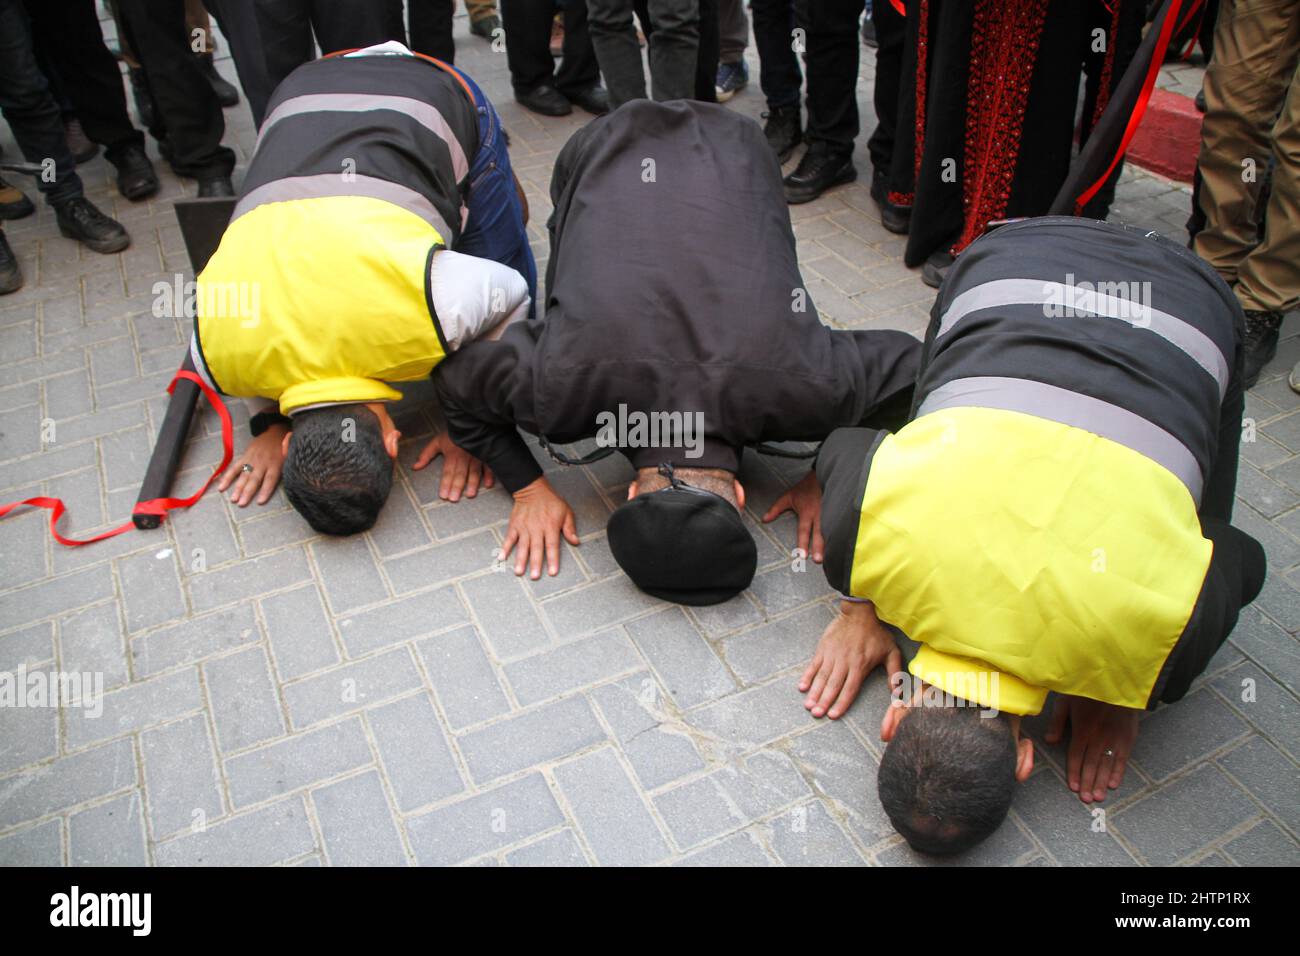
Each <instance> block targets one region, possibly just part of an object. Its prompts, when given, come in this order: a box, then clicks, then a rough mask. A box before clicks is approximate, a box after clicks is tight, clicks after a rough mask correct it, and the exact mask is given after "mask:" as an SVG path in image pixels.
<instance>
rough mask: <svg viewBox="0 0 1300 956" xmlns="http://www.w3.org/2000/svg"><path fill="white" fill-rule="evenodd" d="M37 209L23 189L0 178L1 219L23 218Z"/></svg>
mask: <svg viewBox="0 0 1300 956" xmlns="http://www.w3.org/2000/svg"><path fill="white" fill-rule="evenodd" d="M35 211H36V207H35V206H34V205H32V201H31V200H30V199H28V198H27V197H26V196H24V195H23V192H22V190H20V189H19V188H18V187H17V186H12V185H10V184H9V183H7V182H5V181H4V180H3V179H0V219H23V218H26V217H27V216H30V215H31V214H32V213H34V212H35Z"/></svg>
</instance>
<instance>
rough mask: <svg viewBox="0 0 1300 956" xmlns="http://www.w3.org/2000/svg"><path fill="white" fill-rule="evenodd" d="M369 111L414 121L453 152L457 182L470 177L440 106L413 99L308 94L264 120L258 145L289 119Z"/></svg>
mask: <svg viewBox="0 0 1300 956" xmlns="http://www.w3.org/2000/svg"><path fill="white" fill-rule="evenodd" d="M369 110H393V111H394V112H397V113H402V114H404V115H406V116H409V117H410V118H411V119H413V120H415V121H416V122H417V123H419V124H420V125H421V126H423V127H424V128H425V129H427V130H428V131H429V132H431V133H433V135H434V136H437V137H438V138H439V139H440V140H442V141H443V142H444V143H446V144H447V149H448V150H449V151H450V152H451V166H452V169H454V170H455V172H456V182H460V181H461V180H463V179H464V178H465V177H466V176H468V175H469V161H468V160H467V159H466V158H465V150H464V149H462V148H461V145H460V140H458V139H456V134H455V133H453V132H452V129H451V126H450V124H448V122H447V121H446V119H444V118H443V115H442V113H440V112H439V111H438V109H437V107H435V106H433V105H432V104H430V103H426V102H424V101H423V100H417V99H415V98H414V97H410V96H381V95H372V94H369V93H305V94H303V95H302V96H295V97H293V98H292V99H288V100H285V101H284V102H283V103H281V104H280V105H279V106H277V107H276V108H275V109H273V110H271V114H270V115H269V116H267V118H266V119H265V120H263V121H262V130H261V132H259V133H258V134H257V145H259V146H260V145H261V144H262V137H263V136H265V135H266V131H267V130H269V129H270V128H271V127H272V126H274V125H275V124H276V123H278V122H280V120H282V119H284V118H285V117H288V116H300V115H302V114H303V113H325V112H329V113H365V112H367V111H369Z"/></svg>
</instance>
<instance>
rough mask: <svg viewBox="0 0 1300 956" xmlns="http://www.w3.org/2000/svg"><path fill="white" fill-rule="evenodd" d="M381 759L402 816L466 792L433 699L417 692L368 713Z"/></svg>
mask: <svg viewBox="0 0 1300 956" xmlns="http://www.w3.org/2000/svg"><path fill="white" fill-rule="evenodd" d="M366 717H367V720H368V721H369V723H370V729H371V732H372V733H373V734H374V738H375V743H376V745H377V746H378V748H379V759H380V762H381V763H382V764H383V766H384V769H385V772H386V773H387V775H388V780H389V782H390V784H391V785H392V788H393V794H394V797H395V798H396V800H397V807H398V809H399V810H401V811H402V812H403V813H407V812H410V811H411V810H414V809H416V808H417V807H422V806H424V805H426V804H429V803H434V802H436V801H438V800H442V799H445V798H446V797H450V796H452V795H453V794H457V793H460V792H461V791H462V790H464V789H465V784H464V783H463V782H462V780H461V777H460V772H459V771H458V770H457V769H456V761H455V758H453V757H452V754H451V749H450V747H449V746H448V745H447V738H446V736H445V735H444V734H443V731H442V727H441V725H440V724H439V722H438V717H437V715H436V714H435V713H434V710H433V707H432V705H431V704H430V703H429V699H428V698H427V697H426V696H425V695H423V694H419V695H416V696H414V697H407V698H405V699H403V700H398V701H394V702H393V703H391V704H387V705H385V706H382V707H375V708H372V709H371V710H369V711H367V714H366Z"/></svg>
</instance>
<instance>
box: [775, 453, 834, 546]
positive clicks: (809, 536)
mask: <svg viewBox="0 0 1300 956" xmlns="http://www.w3.org/2000/svg"><path fill="white" fill-rule="evenodd" d="M787 511H793V512H794V513H795V517H797V518H798V519H799V531H798V534H797V536H796V544H795V546H796V547H797V548H799V550H800V551H802V552H803V553H804V554H807V555H810V556H811V557H812V559H813V560H814V561H816V562H817V563H818V564H821V560H822V555H823V554H825V552H826V541H825V539H824V538H822V486H821V485H819V484H818V483H817V475H816V474H815V473H814V472H811V471H810V472H808V474H806V475H804V476H803V478H802V479H801V480H800V481H799V483H798V484H796V485H794V486H793V487H791V488H789V489H788V490H787V491H786V493H785V494H783V495H782V496H781V497H780V498H777V499H776V502H775V503H774V504H773V505H772V507H770V508H768V509H767V514H765V515H763V523H764V524H768V523H769V522H772V521H775V520H776V519H777V518H779V517H780V516H781V515H783V514H785V513H786V512H787ZM810 545H811V547H810Z"/></svg>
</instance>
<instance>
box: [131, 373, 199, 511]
mask: <svg viewBox="0 0 1300 956" xmlns="http://www.w3.org/2000/svg"><path fill="white" fill-rule="evenodd" d="M181 368H182V369H183V370H184V371H187V372H192V371H194V362H193V361H192V360H191V359H190V355H189V353H188V352H186V353H185V361H184V362H182V363H181ZM198 400H199V387H198V386H197V385H195V384H194V383H193V382H191V381H190V380H189V379H184V378H183V379H181V380H179V381H178V382H177V383H176V387H175V388H174V389H172V394H171V398H170V399H169V400H168V402H167V413H166V414H165V415H163V420H162V425H160V426H159V427H158V438H157V440H156V441H154V444H153V454H152V455H151V456H150V457H149V467H148V468H147V469H146V470H145V473H144V481H143V482H142V483H141V485H140V494H139V496H138V497H137V498H136V503H137V504H139V503H140V502H142V501H152V500H153V499H154V498H165V497H167V493H168V492H169V491H170V490H171V486H172V479H173V478H174V477H175V476H176V469H177V468H178V467H179V466H180V463H181V452H183V451H184V450H185V437H186V436H187V435H188V434H189V433H190V423H191V422H192V421H193V420H194V407H195V405H196V404H197V403H198ZM131 520H132V521H134V522H135V526H136V527H137V528H139V529H140V530H141V531H151V530H153V529H154V528H156V527H158V526H159V525H160V524H162V516H161V515H151V514H137V515H133V516H132V518H131Z"/></svg>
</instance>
